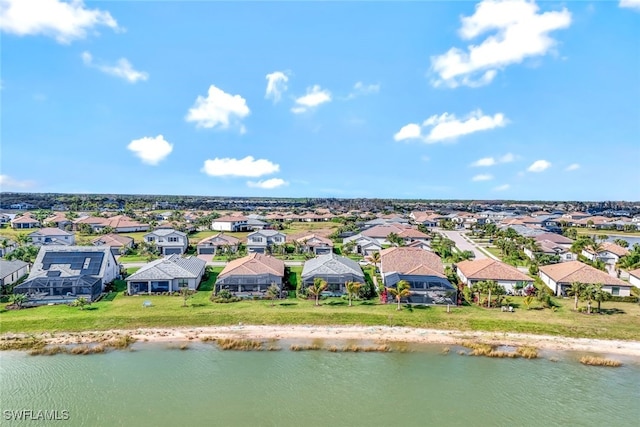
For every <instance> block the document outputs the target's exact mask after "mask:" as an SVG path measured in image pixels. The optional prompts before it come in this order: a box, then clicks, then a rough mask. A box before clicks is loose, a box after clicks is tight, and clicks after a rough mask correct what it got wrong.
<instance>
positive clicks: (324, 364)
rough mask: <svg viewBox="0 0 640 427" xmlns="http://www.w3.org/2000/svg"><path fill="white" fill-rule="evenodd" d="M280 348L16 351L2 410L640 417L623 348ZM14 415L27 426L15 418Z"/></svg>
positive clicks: (551, 421) (0, 386)
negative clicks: (616, 363) (504, 352)
mask: <svg viewBox="0 0 640 427" xmlns="http://www.w3.org/2000/svg"><path fill="white" fill-rule="evenodd" d="M309 344H311V340H310V341H309ZM317 344H319V345H321V346H324V347H327V346H328V345H329V344H331V343H329V342H328V341H324V342H321V343H317ZM341 345H345V343H344V342H342V344H341ZM278 346H279V347H280V348H282V350H281V351H263V352H235V351H220V350H218V349H217V348H216V346H215V345H213V344H201V343H198V344H190V348H189V349H188V350H185V351H180V350H179V347H178V346H171V345H167V344H154V345H151V344H137V345H136V346H134V348H135V351H115V352H110V353H106V354H100V355H91V356H70V355H56V356H48V357H47V356H35V357H34V356H27V355H25V354H24V353H17V352H4V353H1V354H0V358H1V359H0V390H1V393H2V394H1V396H2V409H3V410H7V409H9V410H15V409H33V410H45V409H46V410H59V411H62V410H68V411H69V412H70V420H69V421H64V425H91V426H102V425H108V426H113V425H126V426H131V425H134V426H146V425H149V426H152V425H153V426H163V425H180V424H182V425H224V426H254V425H255V426H260V425H265V426H276V425H277V426H300V425H304V426H305V427H310V426H326V425H335V426H360V425H367V426H391V425H394V426H413V425H416V426H424V425H437V426H447V425H512V426H513V425H518V426H522V425H608V426H611V425H633V424H635V422H636V421H637V420H638V418H639V417H640V409H639V408H640V405H638V403H637V398H638V396H640V381H638V379H640V363H639V362H638V360H635V359H633V358H630V357H626V358H624V357H616V358H618V359H619V360H622V361H623V362H624V363H625V365H624V366H623V367H622V368H617V369H607V368H596V367H586V366H582V365H580V364H578V363H576V360H577V359H578V358H579V356H580V355H578V354H572V353H557V354H551V353H548V352H547V353H543V354H542V355H543V356H545V359H543V360H524V359H490V358H481V357H471V356H461V355H459V354H458V350H460V349H458V348H455V347H453V348H451V351H450V352H449V353H448V354H442V353H443V352H442V349H443V346H420V345H409V346H405V347H404V350H405V351H403V352H400V351H397V350H398V348H396V349H395V350H396V351H394V352H384V353H345V352H335V353H332V352H328V351H303V352H293V351H290V350H289V344H288V343H286V342H280V343H278ZM168 347H171V348H173V349H168ZM416 350H419V351H416ZM550 358H554V360H557V362H552V361H550V360H549V359H550ZM633 396H635V398H634V397H633ZM60 423H62V422H60ZM2 424H3V425H19V424H12V423H10V422H7V421H6V418H3V421H2ZM38 424H39V423H38V422H30V423H29V425H38ZM40 425H44V423H42V424H40Z"/></svg>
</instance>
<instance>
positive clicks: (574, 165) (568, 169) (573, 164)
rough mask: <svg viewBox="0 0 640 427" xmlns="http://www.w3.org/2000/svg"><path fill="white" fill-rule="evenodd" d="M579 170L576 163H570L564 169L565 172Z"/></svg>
mask: <svg viewBox="0 0 640 427" xmlns="http://www.w3.org/2000/svg"><path fill="white" fill-rule="evenodd" d="M578 169H580V165H579V164H578V163H572V164H570V165H569V166H567V168H566V169H565V170H566V171H567V172H571V171H575V170H578Z"/></svg>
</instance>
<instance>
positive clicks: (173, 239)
mask: <svg viewBox="0 0 640 427" xmlns="http://www.w3.org/2000/svg"><path fill="white" fill-rule="evenodd" d="M177 241H178V238H177V237H169V242H171V243H176V242H177Z"/></svg>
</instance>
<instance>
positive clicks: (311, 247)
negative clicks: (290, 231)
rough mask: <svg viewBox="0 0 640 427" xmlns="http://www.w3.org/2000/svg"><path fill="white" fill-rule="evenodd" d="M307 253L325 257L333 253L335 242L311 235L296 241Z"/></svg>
mask: <svg viewBox="0 0 640 427" xmlns="http://www.w3.org/2000/svg"><path fill="white" fill-rule="evenodd" d="M295 242H296V244H298V245H300V247H301V249H302V251H303V252H305V253H312V254H314V255H325V254H330V253H332V252H333V241H332V240H331V239H328V238H326V237H322V236H318V235H316V234H310V235H308V236H304V237H300V238H298V239H296V240H295Z"/></svg>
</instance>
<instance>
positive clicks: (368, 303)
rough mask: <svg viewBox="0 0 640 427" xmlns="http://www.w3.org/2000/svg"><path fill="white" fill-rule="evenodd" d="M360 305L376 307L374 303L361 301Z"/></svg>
mask: <svg viewBox="0 0 640 427" xmlns="http://www.w3.org/2000/svg"><path fill="white" fill-rule="evenodd" d="M360 305H378V303H377V302H375V301H362V302H361V303H360Z"/></svg>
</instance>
